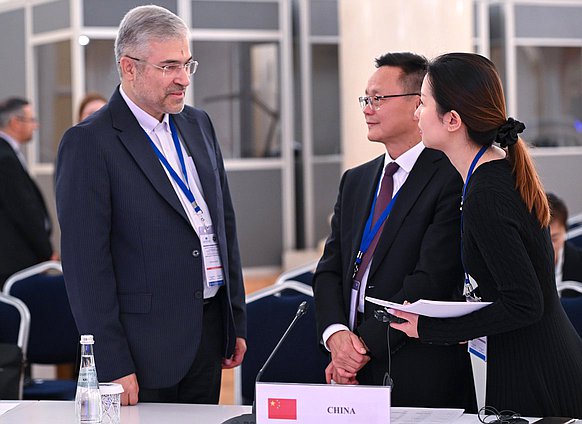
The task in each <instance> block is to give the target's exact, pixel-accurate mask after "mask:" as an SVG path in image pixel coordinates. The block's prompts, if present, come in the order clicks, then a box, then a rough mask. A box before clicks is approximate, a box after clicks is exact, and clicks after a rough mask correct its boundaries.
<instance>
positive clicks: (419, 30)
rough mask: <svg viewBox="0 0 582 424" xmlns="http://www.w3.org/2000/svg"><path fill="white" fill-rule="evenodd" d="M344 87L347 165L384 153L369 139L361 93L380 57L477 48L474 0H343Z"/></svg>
mask: <svg viewBox="0 0 582 424" xmlns="http://www.w3.org/2000/svg"><path fill="white" fill-rule="evenodd" d="M339 15H340V37H341V43H340V87H341V92H342V114H341V116H342V117H343V123H342V134H343V136H342V147H343V152H344V162H343V165H344V169H347V168H351V167H353V166H355V165H358V164H360V163H363V162H366V161H367V160H369V159H371V158H374V157H375V156H377V155H378V154H381V153H384V151H385V150H384V147H383V146H382V145H380V144H378V143H371V142H369V141H368V139H367V137H366V134H367V129H366V125H365V121H364V118H363V114H362V111H361V109H360V106H359V105H358V97H359V96H361V95H363V94H364V90H365V88H366V84H367V81H368V78H369V77H370V76H371V75H372V73H373V72H374V70H375V68H374V59H375V58H376V57H378V56H380V55H382V54H384V53H387V52H396V51H410V52H414V53H419V54H423V55H425V56H427V57H428V58H429V59H430V58H431V57H434V56H436V55H438V54H441V53H445V52H448V51H472V50H473V47H472V46H473V24H472V23H473V2H472V1H471V0H390V1H386V0H339Z"/></svg>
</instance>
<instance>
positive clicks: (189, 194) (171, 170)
mask: <svg viewBox="0 0 582 424" xmlns="http://www.w3.org/2000/svg"><path fill="white" fill-rule="evenodd" d="M168 121H169V123H170V131H171V132H172V139H173V140H174V147H175V149H176V153H178V159H179V160H180V166H181V168H182V175H184V179H185V180H186V182H184V181H183V180H182V178H180V176H179V175H178V174H177V173H176V171H174V168H172V165H170V162H168V160H167V159H166V157H165V156H164V154H163V153H162V152H161V151H160V149H158V146H156V144H155V143H154V142H153V140H152V139H151V138H150V136H149V135H148V134H147V133H146V136H147V137H148V140H149V141H150V144H151V145H152V148H153V149H154V152H156V155H157V157H158V159H159V160H160V162H162V165H164V167H165V168H166V169H167V170H168V173H169V174H170V175H171V177H172V179H173V180H174V181H175V182H176V184H178V187H180V189H181V190H182V192H183V193H184V195H185V196H186V198H187V199H188V201H189V202H190V203H192V206H194V210H195V211H196V213H201V212H202V209H200V206H198V203H196V198H195V197H194V194H193V193H192V190H190V187H189V185H188V173H187V172H186V162H185V161H184V154H183V153H182V147H181V146H180V140H179V139H178V133H177V131H176V127H175V126H174V122H173V121H172V119H168Z"/></svg>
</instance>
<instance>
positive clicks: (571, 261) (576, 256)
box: [562, 241, 582, 283]
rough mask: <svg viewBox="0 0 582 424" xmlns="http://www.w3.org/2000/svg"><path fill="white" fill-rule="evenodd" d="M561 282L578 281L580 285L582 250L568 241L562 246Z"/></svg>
mask: <svg viewBox="0 0 582 424" xmlns="http://www.w3.org/2000/svg"><path fill="white" fill-rule="evenodd" d="M562 281H579V282H581V283H582V249H579V248H577V247H576V246H575V245H574V244H572V243H570V242H568V241H566V243H565V244H564V263H563V264H562Z"/></svg>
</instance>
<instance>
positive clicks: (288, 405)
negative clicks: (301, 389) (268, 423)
mask: <svg viewBox="0 0 582 424" xmlns="http://www.w3.org/2000/svg"><path fill="white" fill-rule="evenodd" d="M269 419H276V420H296V419H297V399H272V398H269Z"/></svg>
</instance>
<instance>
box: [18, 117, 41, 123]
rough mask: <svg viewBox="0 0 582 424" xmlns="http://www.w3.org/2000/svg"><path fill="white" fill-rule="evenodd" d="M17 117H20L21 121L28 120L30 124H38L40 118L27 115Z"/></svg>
mask: <svg viewBox="0 0 582 424" xmlns="http://www.w3.org/2000/svg"><path fill="white" fill-rule="evenodd" d="M16 119H18V120H19V121H20V122H26V123H28V124H36V123H37V122H38V119H36V118H28V117H26V116H16Z"/></svg>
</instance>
